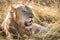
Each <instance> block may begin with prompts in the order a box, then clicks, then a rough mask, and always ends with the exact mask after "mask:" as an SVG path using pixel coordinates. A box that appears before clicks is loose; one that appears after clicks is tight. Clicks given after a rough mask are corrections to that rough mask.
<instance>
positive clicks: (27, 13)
mask: <svg viewBox="0 0 60 40" xmlns="http://www.w3.org/2000/svg"><path fill="white" fill-rule="evenodd" d="M33 17H34V15H33V13H32V9H31V8H30V7H28V6H26V5H24V4H20V5H17V6H16V7H14V6H10V11H9V12H8V14H7V16H6V18H5V20H4V21H3V23H2V29H4V31H5V32H6V36H7V38H6V39H7V40H10V39H11V40H12V37H11V35H10V32H9V28H10V27H9V25H13V26H14V27H15V28H16V30H17V31H18V33H19V35H20V36H21V37H23V36H24V35H23V34H25V33H26V34H28V35H30V34H29V31H30V30H31V28H32V26H31V25H32V22H33ZM27 32H28V33H27Z"/></svg>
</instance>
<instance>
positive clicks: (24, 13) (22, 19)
mask: <svg viewBox="0 0 60 40" xmlns="http://www.w3.org/2000/svg"><path fill="white" fill-rule="evenodd" d="M15 13H16V17H17V19H16V21H17V24H19V25H20V23H21V24H22V25H24V26H25V27H30V26H31V25H32V22H33V17H34V16H33V13H32V10H31V9H30V8H29V7H27V6H25V5H23V6H20V7H18V8H17V10H16V12H15Z"/></svg>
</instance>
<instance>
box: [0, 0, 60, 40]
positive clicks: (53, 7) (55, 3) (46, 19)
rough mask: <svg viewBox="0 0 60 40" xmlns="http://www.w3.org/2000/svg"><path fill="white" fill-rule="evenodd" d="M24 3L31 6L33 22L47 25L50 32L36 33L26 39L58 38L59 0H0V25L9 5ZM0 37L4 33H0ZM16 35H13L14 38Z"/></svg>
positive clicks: (59, 27)
mask: <svg viewBox="0 0 60 40" xmlns="http://www.w3.org/2000/svg"><path fill="white" fill-rule="evenodd" d="M21 3H22V4H25V5H27V6H30V7H32V11H33V14H34V18H35V19H34V23H37V24H39V25H41V26H44V27H48V28H49V29H51V30H52V32H48V33H41V34H38V33H37V34H36V35H35V36H36V37H33V38H30V39H26V40H60V0H0V26H1V24H2V22H3V20H4V19H5V17H6V15H7V12H8V10H9V6H10V5H17V4H21ZM0 36H1V37H0V39H3V38H5V33H4V32H3V33H2V34H1V33H0ZM17 38H18V37H17V36H15V35H14V39H17Z"/></svg>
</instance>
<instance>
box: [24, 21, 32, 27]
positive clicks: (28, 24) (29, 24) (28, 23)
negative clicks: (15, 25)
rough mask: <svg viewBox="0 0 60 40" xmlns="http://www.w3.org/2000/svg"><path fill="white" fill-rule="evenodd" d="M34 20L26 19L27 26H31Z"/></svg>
mask: <svg viewBox="0 0 60 40" xmlns="http://www.w3.org/2000/svg"><path fill="white" fill-rule="evenodd" d="M32 22H33V20H30V21H25V22H24V25H25V26H27V27H28V26H31V25H32Z"/></svg>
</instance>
